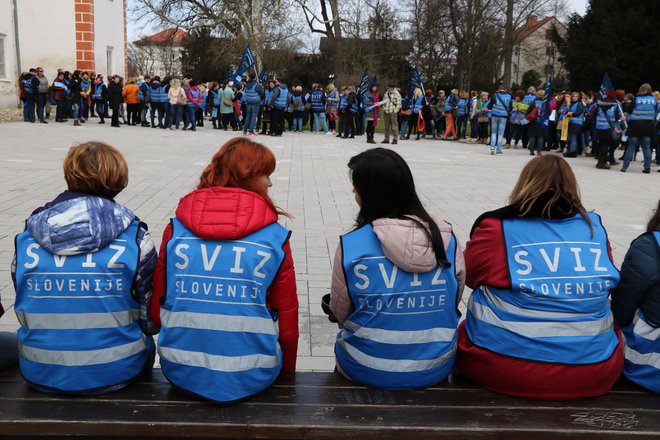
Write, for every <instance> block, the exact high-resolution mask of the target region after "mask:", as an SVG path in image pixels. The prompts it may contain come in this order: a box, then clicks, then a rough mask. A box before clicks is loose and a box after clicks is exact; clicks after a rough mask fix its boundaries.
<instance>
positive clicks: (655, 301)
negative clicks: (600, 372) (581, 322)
mask: <svg viewBox="0 0 660 440" xmlns="http://www.w3.org/2000/svg"><path fill="white" fill-rule="evenodd" d="M611 305H612V313H613V314H614V319H616V322H617V324H619V325H620V326H621V328H622V331H623V334H624V335H625V347H624V356H625V361H624V364H623V376H624V377H626V378H628V379H629V380H631V381H633V382H635V383H636V384H637V385H640V386H642V387H644V388H646V389H648V390H650V391H653V392H655V393H660V364H658V363H657V362H654V359H656V360H657V358H658V356H660V330H659V329H660V201H659V202H658V206H657V207H656V209H655V210H654V211H653V216H652V217H651V219H650V220H649V222H648V225H647V227H646V232H645V233H644V234H642V235H640V236H639V237H637V238H636V239H635V240H634V241H633V242H632V243H631V244H630V249H628V252H627V253H626V257H625V259H624V260H623V264H622V265H621V282H620V283H619V285H618V286H617V287H616V288H615V289H614V290H613V291H612V304H611Z"/></svg>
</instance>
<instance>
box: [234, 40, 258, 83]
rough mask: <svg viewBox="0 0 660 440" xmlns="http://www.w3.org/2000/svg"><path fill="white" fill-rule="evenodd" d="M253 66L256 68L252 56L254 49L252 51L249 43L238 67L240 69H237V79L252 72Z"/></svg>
mask: <svg viewBox="0 0 660 440" xmlns="http://www.w3.org/2000/svg"><path fill="white" fill-rule="evenodd" d="M252 66H254V55H252V49H250V43H248V44H247V45H246V46H245V50H244V51H243V56H242V57H241V62H240V64H239V65H238V68H236V73H235V74H234V75H235V76H237V77H240V76H243V74H244V73H246V72H247V71H248V70H250V67H252ZM238 81H240V79H238Z"/></svg>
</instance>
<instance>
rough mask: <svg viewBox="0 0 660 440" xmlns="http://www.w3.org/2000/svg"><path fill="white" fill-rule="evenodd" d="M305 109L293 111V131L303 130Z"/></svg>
mask: <svg viewBox="0 0 660 440" xmlns="http://www.w3.org/2000/svg"><path fill="white" fill-rule="evenodd" d="M304 114H305V112H303V111H294V112H293V131H300V132H302V131H303V115H304Z"/></svg>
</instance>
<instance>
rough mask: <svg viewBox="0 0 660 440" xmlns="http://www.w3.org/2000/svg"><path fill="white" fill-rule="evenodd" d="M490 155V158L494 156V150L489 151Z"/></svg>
mask: <svg viewBox="0 0 660 440" xmlns="http://www.w3.org/2000/svg"><path fill="white" fill-rule="evenodd" d="M490 155H491V156H495V150H494V149H492V148H491V149H490Z"/></svg>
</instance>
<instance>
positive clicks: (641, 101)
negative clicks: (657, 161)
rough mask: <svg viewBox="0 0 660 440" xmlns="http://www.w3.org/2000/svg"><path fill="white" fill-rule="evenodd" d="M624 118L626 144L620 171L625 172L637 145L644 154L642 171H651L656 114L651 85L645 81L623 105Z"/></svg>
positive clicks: (655, 103) (656, 107) (657, 110)
mask: <svg viewBox="0 0 660 440" xmlns="http://www.w3.org/2000/svg"><path fill="white" fill-rule="evenodd" d="M624 110H625V113H626V120H627V121H628V131H627V132H626V133H627V134H628V146H627V147H626V151H625V155H624V156H623V166H621V171H622V172H626V171H627V170H628V166H630V161H631V160H632V159H633V156H634V154H635V150H637V147H638V146H641V147H642V154H643V155H644V168H643V169H642V172H643V173H646V174H649V173H650V172H651V139H652V138H653V136H654V135H655V125H656V116H657V115H658V112H659V108H658V103H657V102H656V100H655V98H654V97H653V89H652V88H651V85H650V84H648V83H646V84H642V85H641V86H640V87H639V91H638V92H637V96H635V99H633V100H631V102H630V104H629V105H628V106H626V107H625V109H624Z"/></svg>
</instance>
